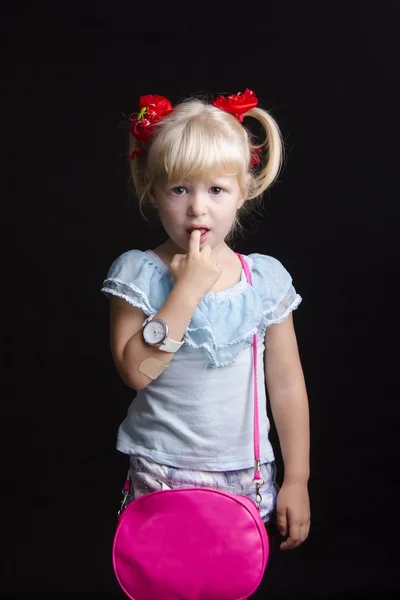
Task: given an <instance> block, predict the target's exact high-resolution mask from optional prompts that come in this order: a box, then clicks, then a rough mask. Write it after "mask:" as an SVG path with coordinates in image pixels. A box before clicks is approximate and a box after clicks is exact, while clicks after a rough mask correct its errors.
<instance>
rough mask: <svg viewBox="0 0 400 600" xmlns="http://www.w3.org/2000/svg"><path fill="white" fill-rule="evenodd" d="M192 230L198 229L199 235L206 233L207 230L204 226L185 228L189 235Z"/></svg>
mask: <svg viewBox="0 0 400 600" xmlns="http://www.w3.org/2000/svg"><path fill="white" fill-rule="evenodd" d="M192 231H200V232H201V235H203V234H204V233H206V232H207V231H209V230H208V229H206V228H205V227H192V228H191V229H188V230H187V232H188V234H189V235H190V234H191V233H192Z"/></svg>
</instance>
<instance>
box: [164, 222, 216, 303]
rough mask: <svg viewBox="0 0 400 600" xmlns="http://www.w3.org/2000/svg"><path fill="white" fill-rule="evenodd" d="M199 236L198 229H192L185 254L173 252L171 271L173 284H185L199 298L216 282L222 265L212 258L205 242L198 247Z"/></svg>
mask: <svg viewBox="0 0 400 600" xmlns="http://www.w3.org/2000/svg"><path fill="white" fill-rule="evenodd" d="M200 237H201V233H200V231H198V230H196V229H195V230H194V231H192V233H191V235H190V238H189V248H188V252H187V254H175V256H174V257H173V259H172V262H171V272H172V275H173V278H174V281H175V284H178V283H179V284H180V285H183V286H185V288H186V289H187V291H188V292H189V293H192V294H193V295H195V296H196V297H198V298H199V299H200V300H201V298H203V296H205V294H207V292H209V291H210V290H211V288H212V287H213V286H214V285H215V284H216V282H217V281H218V279H219V278H220V276H221V273H222V270H223V267H222V265H221V264H220V263H217V262H215V260H214V259H213V258H212V256H211V247H210V246H208V245H207V244H205V245H204V246H203V248H202V249H200Z"/></svg>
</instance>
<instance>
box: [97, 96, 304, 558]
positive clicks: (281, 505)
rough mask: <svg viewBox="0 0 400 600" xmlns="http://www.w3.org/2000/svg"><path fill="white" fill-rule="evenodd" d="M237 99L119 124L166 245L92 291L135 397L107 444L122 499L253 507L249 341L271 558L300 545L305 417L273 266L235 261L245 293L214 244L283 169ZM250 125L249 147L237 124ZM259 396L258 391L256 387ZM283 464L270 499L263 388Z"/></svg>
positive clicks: (154, 106)
mask: <svg viewBox="0 0 400 600" xmlns="http://www.w3.org/2000/svg"><path fill="white" fill-rule="evenodd" d="M257 105H258V100H257V98H256V96H255V94H254V93H253V92H251V91H250V90H246V91H245V92H244V93H242V94H240V93H239V94H237V95H233V96H229V97H227V98H225V97H224V96H219V97H218V98H217V100H216V101H214V102H211V103H207V102H205V101H203V100H199V99H191V100H188V101H184V102H182V103H180V104H178V105H177V106H175V107H172V105H171V104H170V102H169V101H168V100H167V99H166V98H163V97H162V96H155V95H154V96H152V95H148V96H143V97H142V98H141V99H140V107H139V112H138V113H135V114H133V115H132V116H131V121H132V129H131V148H130V159H131V166H132V177H133V182H134V185H135V188H136V192H137V195H138V198H139V199H140V203H141V206H142V204H143V205H144V204H150V205H151V206H152V207H153V208H154V209H155V210H156V211H157V213H158V215H159V218H160V220H161V223H162V225H163V227H164V229H165V232H166V234H167V236H168V239H167V241H166V242H165V243H163V244H161V246H159V247H157V248H154V249H149V250H146V251H141V250H136V249H134V250H130V251H128V252H125V253H124V254H122V255H121V256H120V257H119V258H117V259H116V260H115V262H114V263H113V264H112V266H111V268H110V270H109V273H108V275H107V278H106V280H105V281H104V283H103V288H102V291H103V292H104V293H105V294H106V295H107V297H109V298H110V303H111V351H112V356H113V359H114V362H115V365H116V368H117V370H118V372H119V374H120V376H121V377H122V379H123V381H124V382H125V383H126V385H128V386H129V387H131V388H133V389H134V390H137V395H136V397H135V399H134V400H133V401H132V403H131V405H130V407H129V410H128V414H127V417H126V418H125V420H124V421H123V423H122V424H121V426H120V428H119V432H118V441H117V449H118V450H120V451H121V452H123V453H126V454H128V455H130V463H129V465H130V467H129V468H130V475H131V480H132V495H131V496H130V500H132V499H134V498H137V497H139V496H141V495H142V494H146V493H149V492H151V491H155V490H160V489H168V488H175V487H193V486H194V487H198V486H205V487H211V488H216V489H219V490H224V491H228V492H231V493H234V494H244V495H247V496H249V497H250V498H252V499H253V500H255V496H254V485H253V483H252V479H253V473H254V458H253V420H252V414H253V387H252V340H253V335H254V333H255V332H257V336H258V392H259V402H260V408H261V409H260V436H261V453H262V456H261V459H262V460H261V462H262V468H261V473H262V478H263V480H264V482H265V483H264V484H263V486H262V488H261V494H262V503H261V516H262V518H263V520H264V521H265V523H269V522H271V520H272V518H276V523H277V526H278V528H279V531H280V533H281V535H282V536H284V537H286V536H287V537H286V539H285V541H283V542H282V543H281V546H280V547H281V549H283V550H286V549H291V548H295V547H297V546H299V545H300V544H301V543H302V542H304V540H305V539H306V538H307V536H308V532H309V527H310V506H309V496H308V489H307V484H308V478H309V417H308V400H307V393H306V387H305V382H304V376H303V371H302V367H301V363H300V359H299V354H298V348H297V342H296V335H295V332H294V327H293V317H292V311H293V310H294V309H295V308H297V306H298V305H299V304H300V302H301V297H300V296H299V295H298V294H297V293H296V291H295V289H294V287H293V285H292V279H291V277H290V275H289V273H288V272H287V271H286V269H285V268H284V267H283V265H282V264H281V263H280V262H279V261H278V260H277V259H275V258H273V257H272V256H267V255H263V254H258V253H254V254H249V255H248V256H244V259H245V260H246V261H247V263H248V265H249V268H250V271H251V274H252V285H249V284H248V283H247V281H246V277H245V273H244V270H243V269H242V265H241V262H240V260H239V257H238V256H237V255H236V254H235V252H234V251H233V250H232V249H231V247H230V246H229V245H228V243H227V242H229V241H230V240H231V239H232V236H233V233H234V232H235V231H236V230H237V229H238V228H239V227H240V221H239V219H240V217H241V215H242V214H243V213H244V211H245V210H247V211H248V210H249V209H250V210H251V208H252V207H253V205H254V202H255V200H256V199H257V198H260V196H261V194H262V193H263V192H264V191H265V190H266V189H267V188H268V187H269V186H270V185H271V184H272V183H273V181H274V180H275V179H276V176H277V175H278V172H279V169H280V167H281V164H282V151H283V148H282V142H281V134H280V131H279V128H278V126H277V124H276V122H275V120H274V119H273V118H272V117H271V115H270V114H269V113H268V112H266V111H265V110H263V109H261V108H259V107H258V106H257ZM244 117H252V118H254V119H256V120H257V121H258V123H259V125H260V126H261V127H262V129H263V130H264V131H265V140H263V141H262V142H261V143H259V144H256V143H254V142H253V138H252V136H251V134H250V133H249V131H247V129H246V128H245V127H244V126H243V125H242V122H243V118H244ZM265 384H266V386H265ZM265 387H267V390H268V395H269V399H270V405H271V410H272V415H273V418H274V421H275V424H276V428H277V432H278V436H279V441H280V446H281V450H282V456H283V461H284V478H283V483H282V486H281V487H280V489H279V488H278V485H277V483H276V479H275V477H276V467H275V462H274V452H273V449H272V447H271V444H270V441H269V439H268V434H269V429H270V424H269V420H268V416H267V411H266V390H265Z"/></svg>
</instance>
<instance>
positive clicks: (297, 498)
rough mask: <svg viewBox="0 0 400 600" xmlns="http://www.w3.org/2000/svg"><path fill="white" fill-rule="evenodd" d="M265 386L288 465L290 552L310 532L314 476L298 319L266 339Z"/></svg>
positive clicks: (281, 509) (282, 515)
mask: <svg viewBox="0 0 400 600" xmlns="http://www.w3.org/2000/svg"><path fill="white" fill-rule="evenodd" d="M265 382H266V385H267V390H268V396H269V400H270V404H271V411H272V416H273V418H274V422H275V426H276V430H277V433H278V437H279V443H280V446H281V451H282V458H283V462H284V480H283V483H282V487H281V489H280V492H279V495H278V499H277V521H278V527H279V530H280V531H281V534H282V535H286V534H287V533H288V534H289V537H288V539H287V540H286V541H285V542H283V543H282V545H281V549H282V550H286V549H290V548H294V547H296V546H299V545H300V544H301V543H302V542H303V541H304V540H305V539H306V537H307V535H308V531H309V527H310V503H309V497H308V489H307V483H308V479H309V474H310V459H309V454H310V426H309V409H308V398H307V391H306V385H305V381H304V375H303V369H302V366H301V362H300V357H299V351H298V346H297V340H296V334H295V331H294V325H293V314H292V313H290V314H289V316H288V318H287V319H285V321H283V322H282V323H279V324H275V325H270V326H269V327H268V328H267V331H266V335H265Z"/></svg>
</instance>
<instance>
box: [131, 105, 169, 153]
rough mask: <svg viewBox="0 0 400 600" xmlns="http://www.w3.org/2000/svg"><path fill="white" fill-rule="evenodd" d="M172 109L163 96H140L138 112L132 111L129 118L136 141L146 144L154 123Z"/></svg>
mask: <svg viewBox="0 0 400 600" xmlns="http://www.w3.org/2000/svg"><path fill="white" fill-rule="evenodd" d="M172 111H173V108H172V104H171V102H170V101H169V100H167V98H164V96H157V95H156V94H154V95H152V94H147V96H141V97H140V102H139V112H137V113H132V114H131V116H130V117H129V120H130V121H131V122H132V127H131V134H132V135H133V137H134V138H136V139H137V140H138V142H142V143H144V144H147V143H148V142H149V141H150V138H151V136H152V134H153V131H154V129H155V123H157V122H158V121H161V119H162V118H163V117H165V116H166V115H168V114H169V113H170V112H172Z"/></svg>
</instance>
